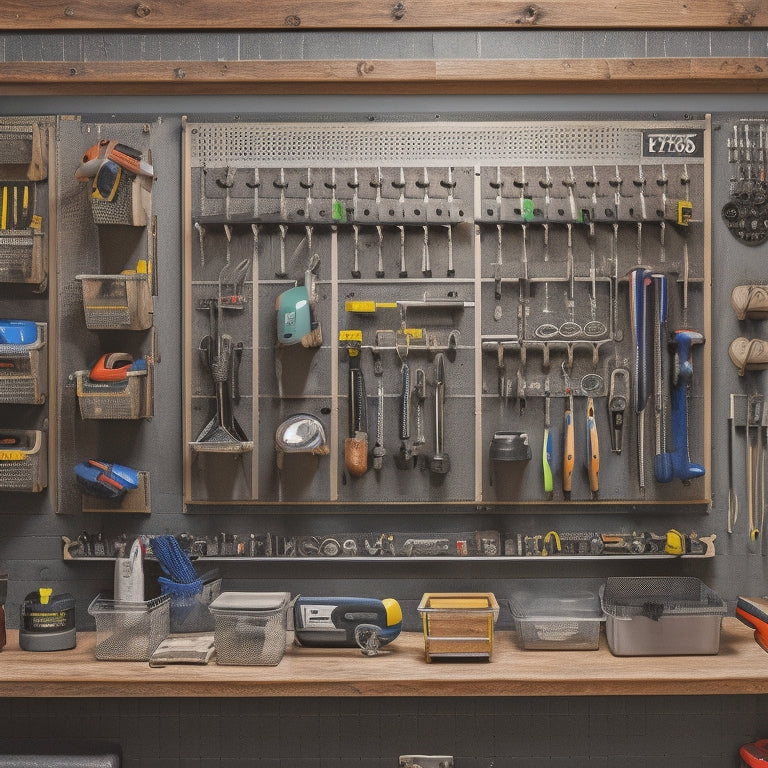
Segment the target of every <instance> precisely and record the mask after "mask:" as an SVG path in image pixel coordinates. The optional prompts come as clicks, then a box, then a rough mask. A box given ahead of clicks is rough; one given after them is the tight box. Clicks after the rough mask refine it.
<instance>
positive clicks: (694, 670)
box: [0, 618, 768, 697]
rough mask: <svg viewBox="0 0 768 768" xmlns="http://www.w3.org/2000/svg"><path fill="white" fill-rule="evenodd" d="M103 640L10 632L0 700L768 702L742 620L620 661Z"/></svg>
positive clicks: (404, 642)
mask: <svg viewBox="0 0 768 768" xmlns="http://www.w3.org/2000/svg"><path fill="white" fill-rule="evenodd" d="M94 645H95V633H93V632H80V633H78V636H77V648H75V649H73V650H71V651H58V652H55V653H31V652H27V651H22V650H20V649H19V645H18V633H17V632H15V631H9V632H8V644H7V645H6V647H5V649H4V650H3V651H2V652H0V695H2V696H6V697H7V696H11V697H14V696H16V697H21V696H23V697H62V696H73V697H100V696H110V697H111V696H120V697H125V696H164V697H184V696H206V697H217V696H234V697H238V696H239V697H244V696H598V695H599V696H603V695H620V696H626V695H643V696H646V695H661V694H663V695H670V694H685V695H697V694H755V693H768V654H767V653H766V652H765V651H763V650H762V649H761V648H760V647H759V646H758V645H757V643H756V642H755V641H754V639H753V637H752V631H751V630H749V629H748V628H747V627H745V626H744V625H742V624H741V623H740V622H738V621H737V620H736V619H732V618H726V619H724V621H723V628H722V634H721V639H720V653H719V654H718V655H717V656H668V657H658V656H657V657H616V656H613V655H611V653H610V651H609V650H608V648H607V646H606V644H605V637H604V636H603V635H602V634H601V639H600V649H599V650H597V651H523V650H519V649H518V647H517V646H516V645H515V641H514V635H513V634H512V633H510V632H497V633H496V635H495V638H494V652H493V660H492V661H491V662H487V661H466V662H455V661H433V662H431V663H427V662H426V661H425V658H424V641H423V637H422V635H421V634H420V633H415V632H407V633H403V634H402V635H401V636H400V637H399V638H398V639H397V640H396V641H395V642H394V643H393V644H392V645H390V646H389V648H390V649H391V651H390V653H388V654H386V655H380V656H376V657H373V658H366V657H364V656H362V655H361V654H360V652H359V651H357V650H355V649H309V648H296V647H291V648H289V649H288V651H287V652H286V654H285V657H284V658H283V660H282V661H281V662H280V664H279V665H277V666H276V667H239V666H219V665H217V664H215V663H214V662H212V663H210V664H209V665H208V666H188V665H175V666H169V667H163V668H151V667H150V666H149V664H148V663H145V662H116V661H97V660H96V659H95V658H94Z"/></svg>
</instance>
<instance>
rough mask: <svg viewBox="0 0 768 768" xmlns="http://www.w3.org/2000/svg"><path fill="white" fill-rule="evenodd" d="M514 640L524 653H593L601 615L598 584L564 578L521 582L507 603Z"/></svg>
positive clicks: (597, 643)
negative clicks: (514, 633)
mask: <svg viewBox="0 0 768 768" xmlns="http://www.w3.org/2000/svg"><path fill="white" fill-rule="evenodd" d="M509 607H510V609H511V610H512V616H513V617H514V620H515V631H516V633H517V641H518V644H519V645H520V647H521V648H524V649H525V650H542V651H557V650H564V651H592V650H597V648H598V646H599V644H600V625H601V624H602V623H603V620H604V616H603V611H602V608H601V607H600V595H599V591H598V587H597V585H595V586H594V587H591V586H590V585H588V584H579V583H578V582H576V583H574V582H572V581H571V580H566V579H536V580H535V581H530V582H527V581H526V582H523V583H522V584H521V585H520V587H519V588H517V589H516V590H515V591H514V592H513V593H512V596H511V598H510V600H509Z"/></svg>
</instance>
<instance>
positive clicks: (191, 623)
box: [167, 579, 221, 634]
mask: <svg viewBox="0 0 768 768" xmlns="http://www.w3.org/2000/svg"><path fill="white" fill-rule="evenodd" d="M167 594H168V596H169V597H170V598H171V633H173V634H189V633H192V632H213V630H214V619H213V614H212V613H211V612H210V610H209V606H210V604H211V603H212V602H213V601H214V600H215V599H216V598H217V597H218V596H219V595H220V594H221V579H215V580H214V581H210V582H207V583H205V584H203V589H202V591H201V592H198V593H197V594H196V595H192V596H187V595H183V594H178V593H175V592H173V589H172V588H171V589H170V590H169V591H168V592H167Z"/></svg>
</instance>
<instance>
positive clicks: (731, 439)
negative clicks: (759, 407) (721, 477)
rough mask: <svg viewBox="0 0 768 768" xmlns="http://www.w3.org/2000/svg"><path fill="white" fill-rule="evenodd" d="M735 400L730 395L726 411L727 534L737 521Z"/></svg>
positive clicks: (731, 531)
mask: <svg viewBox="0 0 768 768" xmlns="http://www.w3.org/2000/svg"><path fill="white" fill-rule="evenodd" d="M735 398H736V395H734V394H733V393H731V405H730V409H729V411H728V533H733V526H734V525H736V521H737V520H738V519H739V497H738V494H737V493H736V487H735V485H734V482H733V447H734V445H735V443H736V419H735V418H734V412H735V410H736V409H735V403H734V400H735Z"/></svg>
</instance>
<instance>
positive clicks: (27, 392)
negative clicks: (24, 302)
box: [0, 323, 48, 405]
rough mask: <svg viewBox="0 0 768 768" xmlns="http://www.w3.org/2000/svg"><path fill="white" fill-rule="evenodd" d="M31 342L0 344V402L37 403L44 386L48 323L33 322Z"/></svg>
mask: <svg viewBox="0 0 768 768" xmlns="http://www.w3.org/2000/svg"><path fill="white" fill-rule="evenodd" d="M36 325H37V339H36V340H35V341H34V342H33V343H32V344H0V403H18V404H25V405H40V404H41V403H44V402H45V399H46V397H47V390H48V357H47V355H46V354H44V352H43V350H44V348H45V347H46V345H47V342H48V324H47V323H36Z"/></svg>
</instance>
